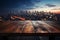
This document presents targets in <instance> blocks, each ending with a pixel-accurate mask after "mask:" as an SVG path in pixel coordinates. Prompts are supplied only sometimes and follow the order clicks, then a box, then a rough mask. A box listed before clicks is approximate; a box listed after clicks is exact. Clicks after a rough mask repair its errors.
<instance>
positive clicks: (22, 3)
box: [0, 0, 41, 8]
mask: <svg viewBox="0 0 60 40" xmlns="http://www.w3.org/2000/svg"><path fill="white" fill-rule="evenodd" d="M40 1H41V0H0V8H30V7H33V6H34V4H35V3H38V2H40Z"/></svg>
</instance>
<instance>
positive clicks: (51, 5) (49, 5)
mask: <svg viewBox="0 0 60 40" xmlns="http://www.w3.org/2000/svg"><path fill="white" fill-rule="evenodd" d="M46 6H48V7H55V6H56V5H53V4H46Z"/></svg>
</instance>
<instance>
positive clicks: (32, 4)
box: [0, 0, 60, 14]
mask: <svg viewBox="0 0 60 40" xmlns="http://www.w3.org/2000/svg"><path fill="white" fill-rule="evenodd" d="M59 4H60V0H1V1H0V13H3V14H5V12H8V10H19V11H20V10H28V11H35V10H36V11H45V12H48V11H50V12H55V13H60V5H59Z"/></svg>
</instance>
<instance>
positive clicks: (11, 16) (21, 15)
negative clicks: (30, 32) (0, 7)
mask: <svg viewBox="0 0 60 40" xmlns="http://www.w3.org/2000/svg"><path fill="white" fill-rule="evenodd" d="M1 20H42V21H60V14H56V13H53V12H44V11H41V12H38V11H34V12H31V11H19V12H15V11H13V12H12V11H10V12H9V13H8V14H7V15H6V16H0V21H1Z"/></svg>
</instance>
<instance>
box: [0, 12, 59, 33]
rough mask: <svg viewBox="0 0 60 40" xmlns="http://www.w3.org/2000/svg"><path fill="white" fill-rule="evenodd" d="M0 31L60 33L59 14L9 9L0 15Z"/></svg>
mask: <svg viewBox="0 0 60 40" xmlns="http://www.w3.org/2000/svg"><path fill="white" fill-rule="evenodd" d="M0 33H60V14H56V13H52V12H44V11H41V12H38V11H34V12H31V11H19V12H11V11H10V12H9V13H8V15H6V16H0Z"/></svg>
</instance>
